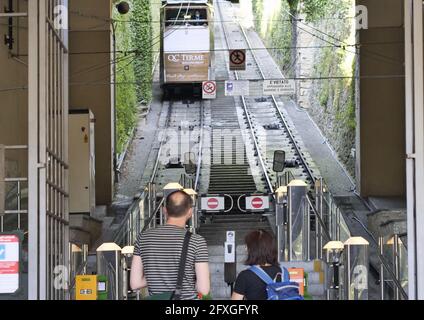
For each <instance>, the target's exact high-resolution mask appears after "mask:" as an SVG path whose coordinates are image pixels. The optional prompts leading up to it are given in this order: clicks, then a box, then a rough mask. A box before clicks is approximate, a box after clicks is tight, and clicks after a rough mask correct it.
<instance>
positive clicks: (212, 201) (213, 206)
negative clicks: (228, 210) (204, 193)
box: [208, 198, 218, 210]
mask: <svg viewBox="0 0 424 320" xmlns="http://www.w3.org/2000/svg"><path fill="white" fill-rule="evenodd" d="M208 208H209V209H212V210H213V209H216V208H218V199H217V198H210V199H209V200H208Z"/></svg>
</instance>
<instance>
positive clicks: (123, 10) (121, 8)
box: [111, 1, 130, 182]
mask: <svg viewBox="0 0 424 320" xmlns="http://www.w3.org/2000/svg"><path fill="white" fill-rule="evenodd" d="M115 8H116V10H118V12H119V13H120V14H121V15H124V14H127V13H128V12H129V11H130V5H129V4H128V2H126V1H121V2H119V3H118V4H117V5H116V6H115ZM111 21H112V22H111V24H112V41H113V58H112V59H113V172H114V180H115V182H118V179H119V176H118V159H117V156H118V153H117V152H116V148H117V134H116V24H115V20H113V19H112V20H111Z"/></svg>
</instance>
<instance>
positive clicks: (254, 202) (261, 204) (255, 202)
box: [246, 196, 269, 210]
mask: <svg viewBox="0 0 424 320" xmlns="http://www.w3.org/2000/svg"><path fill="white" fill-rule="evenodd" d="M267 209H269V197H268V196H249V197H246V210H267Z"/></svg>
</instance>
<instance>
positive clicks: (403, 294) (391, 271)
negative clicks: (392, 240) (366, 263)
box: [352, 217, 408, 299]
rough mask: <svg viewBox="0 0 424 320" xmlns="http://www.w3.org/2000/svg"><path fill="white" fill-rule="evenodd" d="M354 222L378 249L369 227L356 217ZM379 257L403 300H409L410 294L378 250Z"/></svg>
mask: <svg viewBox="0 0 424 320" xmlns="http://www.w3.org/2000/svg"><path fill="white" fill-rule="evenodd" d="M352 220H356V221H357V222H359V225H360V226H361V227H362V228H363V229H364V230H365V232H366V233H367V234H368V235H369V236H370V237H371V239H372V241H373V242H374V244H375V245H377V247H379V244H378V242H377V240H376V239H375V238H374V236H373V235H372V233H371V232H370V231H369V230H368V228H367V227H365V226H364V224H363V223H362V222H361V221H360V220H359V219H358V218H356V217H353V218H352ZM377 257H378V259H379V260H380V263H381V264H382V265H383V266H384V268H385V269H386V270H387V271H388V272H389V276H390V278H391V280H392V281H393V283H395V285H396V287H397V288H398V290H399V292H400V293H401V295H402V296H403V298H405V299H408V294H407V293H406V292H405V290H404V289H403V287H402V284H401V283H400V282H399V280H398V279H397V277H396V275H395V273H394V272H393V270H392V269H391V268H390V266H389V263H388V262H387V261H386V258H385V257H384V256H383V255H382V254H381V253H380V252H379V250H377Z"/></svg>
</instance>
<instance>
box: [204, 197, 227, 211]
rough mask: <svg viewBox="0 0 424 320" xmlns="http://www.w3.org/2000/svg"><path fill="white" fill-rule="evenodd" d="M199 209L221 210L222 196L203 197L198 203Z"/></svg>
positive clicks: (222, 207) (222, 204) (222, 206)
mask: <svg viewBox="0 0 424 320" xmlns="http://www.w3.org/2000/svg"><path fill="white" fill-rule="evenodd" d="M200 206H201V209H202V210H206V211H221V210H224V208H225V201H224V197H203V198H201V203H200Z"/></svg>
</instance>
